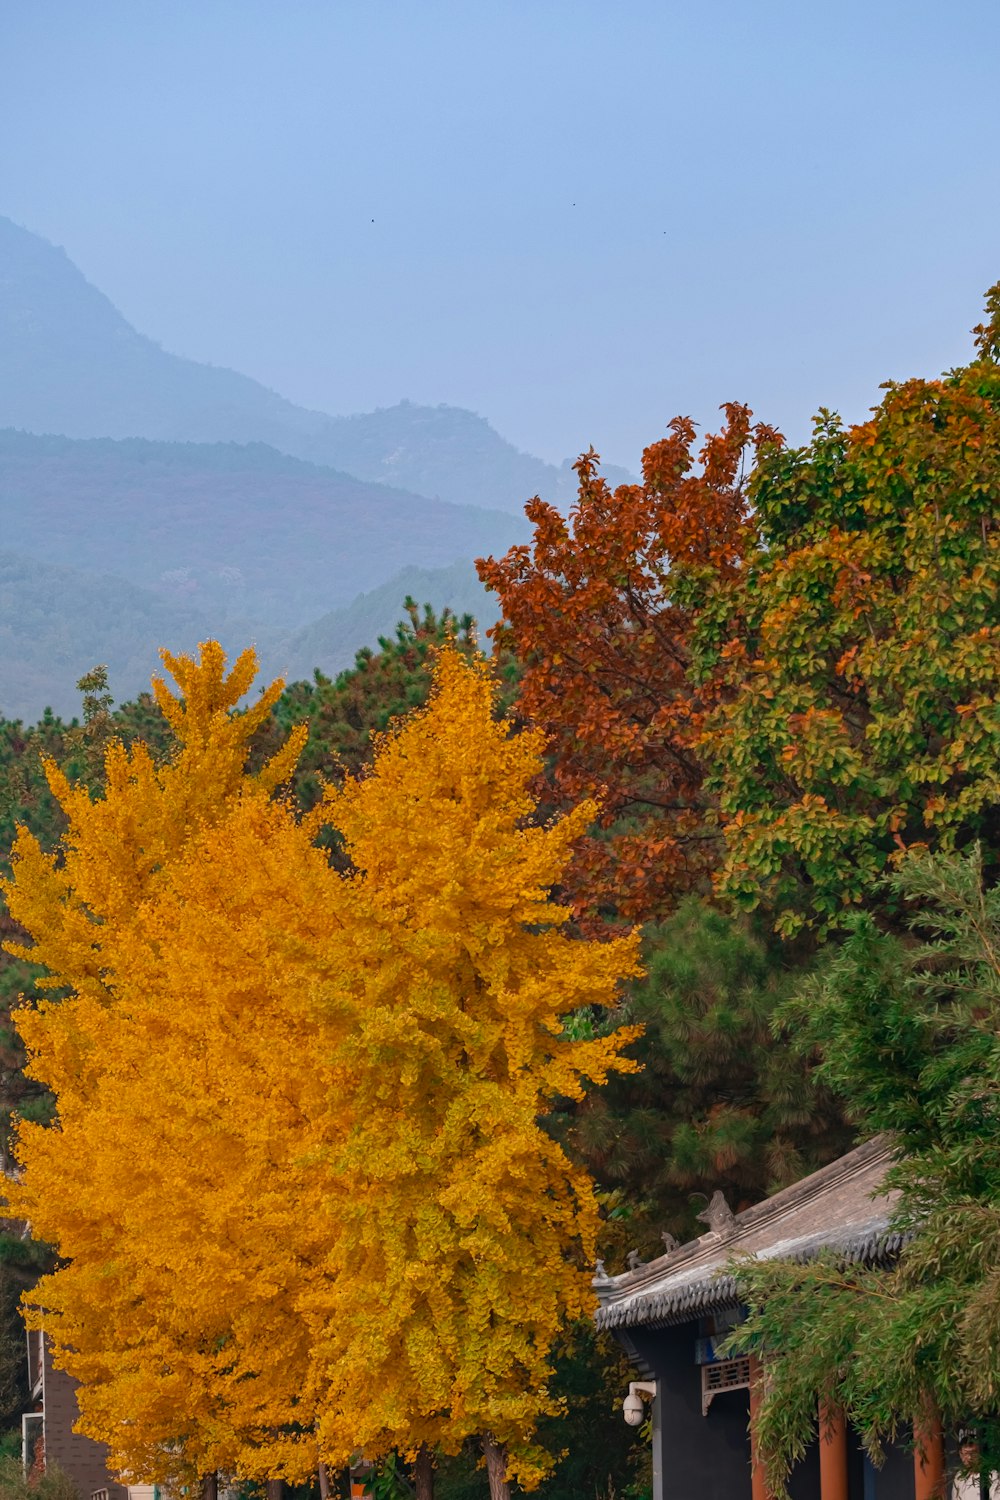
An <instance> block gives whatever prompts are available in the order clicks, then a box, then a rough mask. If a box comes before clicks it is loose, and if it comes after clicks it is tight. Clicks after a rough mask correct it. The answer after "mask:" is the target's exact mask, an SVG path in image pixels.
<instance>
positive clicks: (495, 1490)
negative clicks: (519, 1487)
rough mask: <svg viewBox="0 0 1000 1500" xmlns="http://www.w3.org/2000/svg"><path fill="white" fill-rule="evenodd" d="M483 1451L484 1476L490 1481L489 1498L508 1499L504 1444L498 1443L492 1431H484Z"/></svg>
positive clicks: (494, 1499) (492, 1499) (491, 1499)
mask: <svg viewBox="0 0 1000 1500" xmlns="http://www.w3.org/2000/svg"><path fill="white" fill-rule="evenodd" d="M483 1452H484V1453H485V1455H486V1477H487V1479H488V1480H489V1482H490V1500H510V1485H509V1483H508V1481H507V1448H506V1445H505V1444H504V1443H498V1442H497V1440H496V1438H495V1437H494V1436H493V1434H492V1432H484V1433H483Z"/></svg>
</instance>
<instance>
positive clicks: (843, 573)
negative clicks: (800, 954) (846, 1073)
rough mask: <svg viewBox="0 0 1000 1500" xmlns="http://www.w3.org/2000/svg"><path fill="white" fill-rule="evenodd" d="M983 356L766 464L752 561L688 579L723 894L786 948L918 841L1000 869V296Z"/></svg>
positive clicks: (825, 429) (867, 889) (982, 336)
mask: <svg viewBox="0 0 1000 1500" xmlns="http://www.w3.org/2000/svg"><path fill="white" fill-rule="evenodd" d="M976 345H977V348H976V353H975V357H974V358H973V360H972V362H971V363H970V364H968V365H966V366H963V367H962V368H960V369H956V370H952V371H950V372H949V373H948V374H946V375H944V376H942V377H941V378H940V379H938V380H908V381H905V382H903V383H901V384H896V383H891V384H889V385H888V387H887V390H886V394H885V397H884V399H883V400H882V402H881V403H880V404H879V406H878V407H877V408H876V409H875V410H874V412H873V414H872V416H871V418H870V419H869V420H868V421H867V422H863V423H861V424H860V425H859V426H857V427H854V428H851V429H849V430H845V429H844V428H843V427H842V425H841V423H840V421H839V419H838V418H837V417H836V416H834V415H832V414H830V413H829V412H821V414H820V416H819V418H818V419H817V423H816V430H815V434H814V436H813V439H812V441H811V442H810V443H808V444H807V445H806V446H805V447H802V448H790V449H785V448H781V447H778V446H775V445H772V446H771V447H770V448H768V449H766V450H765V451H764V452H763V454H762V457H761V460H760V462H759V464H758V467H757V469H756V472H755V474H754V477H753V481H752V484H751V500H752V503H753V508H754V519H755V524H756V527H757V529H758V533H759V544H758V547H757V549H756V551H755V552H754V554H753V557H752V560H751V561H750V565H749V566H748V567H747V568H745V569H744V570H742V571H741V572H740V573H739V574H738V575H735V576H733V577H730V578H725V577H723V576H722V575H719V574H716V575H712V576H709V575H707V574H705V573H704V572H702V574H700V575H696V574H692V576H691V578H690V579H689V590H690V591H689V595H688V597H690V598H692V599H694V600H695V601H696V603H697V608H698V611H699V623H698V627H697V629H696V631H695V633H694V640H693V643H692V671H693V675H694V677H695V678H696V680H697V681H698V682H699V683H701V684H703V685H704V684H706V683H709V682H715V683H716V685H717V687H718V689H719V691H718V693H717V695H716V707H715V708H714V710H713V712H712V713H711V715H710V716H709V718H708V721H707V724H706V727H705V730H704V733H703V735H702V739H701V746H702V751H703V753H704V755H705V756H706V759H707V761H708V764H709V767H710V774H709V777H708V789H709V791H710V792H711V793H712V794H713V795H714V797H715V799H717V803H718V807H719V812H720V816H721V821H722V825H723V833H724V836H725V852H724V857H723V862H722V866H721V870H720V871H719V874H718V877H717V884H718V889H719V891H720V892H721V893H722V894H723V895H724V896H725V897H726V898H727V899H728V900H729V901H731V902H733V903H735V904H736V905H737V906H739V907H742V908H753V907H755V906H756V905H757V904H758V903H761V902H763V904H764V905H765V907H768V908H770V909H772V910H774V911H776V912H777V914H778V926H779V928H780V930H781V931H783V932H785V933H794V932H796V931H798V930H800V929H801V928H802V927H803V926H804V925H814V926H817V927H819V928H820V929H822V928H825V927H828V926H830V925H831V924H832V925H836V924H837V923H838V922H839V920H840V918H841V916H842V914H843V912H844V910H845V907H848V906H850V905H852V904H856V903H858V902H862V901H864V900H866V899H867V898H868V896H869V894H870V893H871V891H872V889H873V887H874V885H875V883H876V882H877V880H878V879H879V877H880V876H881V875H882V874H883V872H884V871H885V870H886V868H887V867H888V864H889V862H890V860H891V859H892V858H893V857H895V856H896V855H897V854H899V853H900V852H901V851H902V850H904V849H907V848H910V847H911V846H913V845H915V844H927V845H929V846H930V847H932V848H942V849H948V848H954V847H962V846H963V845H964V844H966V843H968V842H969V840H970V839H971V838H978V839H980V840H981V842H982V847H983V855H984V858H985V860H986V862H987V864H988V865H990V866H992V865H994V864H995V863H996V861H997V859H998V857H1000V770H998V767H1000V713H998V710H997V703H998V700H1000V525H998V519H997V518H998V514H1000V363H998V360H997V348H998V346H1000V283H998V285H997V287H994V288H993V290H992V291H991V292H990V294H989V298H988V322H987V323H985V324H983V325H982V326H981V327H980V328H979V329H977V330H976Z"/></svg>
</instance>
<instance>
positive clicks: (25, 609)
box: [0, 552, 268, 723]
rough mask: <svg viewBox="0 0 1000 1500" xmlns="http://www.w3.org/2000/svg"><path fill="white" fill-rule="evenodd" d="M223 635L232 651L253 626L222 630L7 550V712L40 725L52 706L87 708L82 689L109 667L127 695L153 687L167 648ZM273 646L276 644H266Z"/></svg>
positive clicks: (145, 596) (120, 583) (147, 597)
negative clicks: (90, 675) (83, 681)
mask: <svg viewBox="0 0 1000 1500" xmlns="http://www.w3.org/2000/svg"><path fill="white" fill-rule="evenodd" d="M215 633H219V634H220V636H221V639H222V641H223V644H224V645H226V647H227V648H228V649H230V650H233V649H239V648H242V647H243V646H245V645H247V644H248V643H249V640H250V638H251V631H250V628H249V626H245V625H244V626H242V627H241V626H239V625H237V624H235V622H234V623H233V625H232V627H231V628H225V627H224V628H223V629H222V631H221V632H216V631H214V630H212V629H211V628H210V625H209V622H208V621H207V620H206V619H205V617H204V616H203V615H201V614H199V613H198V611H197V610H195V609H193V608H191V607H190V606H187V605H185V604H183V603H174V602H172V601H170V600H168V599H163V598H161V597H160V596H159V595H157V594H155V593H152V592H151V591H149V590H147V589H140V588H136V587H135V586H134V585H133V584H130V583H127V582H126V581H125V580H124V579H121V578H114V577H110V576H107V575H105V576H99V575H96V574H88V573H84V572H81V571H80V570H79V569H75V568H60V567H54V566H53V565H52V564H49V563H40V562H36V561H35V560H34V559H33V558H26V557H21V556H19V555H17V554H15V553H11V552H2V553H0V713H3V714H4V715H5V716H6V717H7V718H19V719H23V720H24V721H25V722H26V723H31V722H34V721H35V720H36V719H38V718H39V717H40V716H41V714H42V712H43V711H44V709H45V708H46V707H50V708H53V709H55V711H56V712H57V713H59V714H62V715H63V716H64V717H71V716H72V715H74V714H78V713H79V711H80V694H79V693H78V692H77V691H76V683H77V681H78V679H79V678H80V677H82V676H83V674H84V673H85V672H87V671H89V670H90V668H91V667H93V666H96V665H97V663H98V662H103V663H105V664H106V665H107V666H108V668H109V674H110V682H111V688H112V691H113V692H114V694H115V697H116V698H118V699H123V698H129V697H132V696H134V695H135V694H136V693H138V692H140V691H141V690H142V689H143V688H148V686H149V679H150V675H151V673H152V672H153V671H155V670H156V669H157V668H158V666H159V659H158V656H157V651H158V649H159V647H160V646H168V647H170V648H171V649H172V650H175V651H178V650H179V651H190V650H192V649H193V648H194V647H195V646H196V645H197V643H198V641H199V640H204V639H205V638H206V636H207V635H209V634H215ZM261 644H262V646H263V647H264V649H265V650H266V649H267V644H268V643H267V642H261Z"/></svg>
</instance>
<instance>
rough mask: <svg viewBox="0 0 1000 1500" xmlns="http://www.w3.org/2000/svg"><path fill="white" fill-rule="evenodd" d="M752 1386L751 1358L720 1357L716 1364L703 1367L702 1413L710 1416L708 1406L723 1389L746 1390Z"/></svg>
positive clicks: (747, 1356) (704, 1415)
mask: <svg viewBox="0 0 1000 1500" xmlns="http://www.w3.org/2000/svg"><path fill="white" fill-rule="evenodd" d="M749 1388H750V1358H749V1355H743V1356H742V1357H741V1358H740V1359H719V1360H716V1361H715V1363H714V1364H711V1365H702V1367H701V1414H702V1416H703V1417H707V1416H708V1408H709V1407H710V1406H711V1404H712V1401H713V1400H714V1398H715V1397H716V1396H721V1395H722V1393H723V1391H745V1390H749Z"/></svg>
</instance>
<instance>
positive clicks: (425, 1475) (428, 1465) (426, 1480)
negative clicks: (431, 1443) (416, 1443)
mask: <svg viewBox="0 0 1000 1500" xmlns="http://www.w3.org/2000/svg"><path fill="white" fill-rule="evenodd" d="M413 1478H414V1481H415V1488H416V1495H417V1500H434V1457H433V1454H432V1453H431V1450H430V1449H429V1448H428V1446H427V1444H426V1443H421V1445H420V1448H419V1449H418V1451H417V1458H416V1462H415V1463H414V1465H413Z"/></svg>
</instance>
